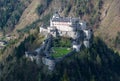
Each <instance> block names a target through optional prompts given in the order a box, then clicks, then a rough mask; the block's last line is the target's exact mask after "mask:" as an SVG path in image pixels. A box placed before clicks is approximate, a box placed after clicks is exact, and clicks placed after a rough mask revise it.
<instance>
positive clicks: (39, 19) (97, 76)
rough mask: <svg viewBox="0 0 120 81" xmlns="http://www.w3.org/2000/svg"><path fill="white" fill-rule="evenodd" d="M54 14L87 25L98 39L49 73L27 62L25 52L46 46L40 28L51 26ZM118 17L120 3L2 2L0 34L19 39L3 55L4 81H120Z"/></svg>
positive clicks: (117, 0) (114, 0)
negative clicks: (51, 18) (75, 19)
mask: <svg viewBox="0 0 120 81" xmlns="http://www.w3.org/2000/svg"><path fill="white" fill-rule="evenodd" d="M55 11H59V13H60V14H61V15H62V16H65V17H68V16H69V17H79V18H81V19H82V20H85V21H86V22H87V25H88V26H89V27H90V28H92V29H93V31H94V36H95V37H94V39H93V42H92V45H91V47H90V48H88V49H86V48H84V46H83V47H82V49H81V51H80V52H78V53H75V54H73V55H71V56H69V57H67V58H65V59H64V60H62V61H61V62H59V63H57V65H56V66H55V69H54V71H53V72H51V71H49V70H48V69H47V66H45V65H43V63H42V62H40V63H39V65H38V64H36V63H35V62H34V61H33V62H31V61H30V59H27V58H25V51H28V50H30V51H33V50H35V49H36V48H38V47H39V46H40V45H41V44H42V42H43V41H44V37H43V36H42V35H41V34H40V33H39V26H41V24H43V25H49V19H50V17H51V16H52V14H53V13H54V12H55ZM119 13H120V0H0V14H1V15H0V20H1V21H0V28H1V32H3V34H5V33H10V34H14V35H15V36H18V38H17V39H13V40H10V41H9V44H8V45H7V46H6V47H5V48H4V49H2V50H0V81H120V71H119V68H120V56H119V53H118V52H117V51H119V50H120V27H119V26H120V14H119ZM1 32H0V33H1ZM67 43H68V42H67ZM67 43H66V44H67ZM56 45H57V44H56ZM116 50H117V51H116ZM40 59H41V58H40Z"/></svg>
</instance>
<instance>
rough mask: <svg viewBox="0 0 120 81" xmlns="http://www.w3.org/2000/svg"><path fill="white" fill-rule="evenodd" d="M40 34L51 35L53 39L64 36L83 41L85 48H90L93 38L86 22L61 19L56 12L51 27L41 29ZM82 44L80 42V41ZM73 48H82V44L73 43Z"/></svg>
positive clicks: (69, 18)
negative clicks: (90, 41)
mask: <svg viewBox="0 0 120 81" xmlns="http://www.w3.org/2000/svg"><path fill="white" fill-rule="evenodd" d="M40 33H42V34H45V35H46V34H51V35H52V36H53V37H57V36H63V37H70V38H73V39H75V40H81V39H82V40H83V41H82V42H83V44H84V45H85V47H89V40H90V38H91V30H90V29H89V28H88V27H87V26H86V22H85V21H82V20H80V18H72V17H61V16H60V15H59V13H58V12H56V13H55V14H54V15H53V16H52V18H51V19H50V26H49V27H40ZM79 42H80V41H79ZM73 44H74V45H73V47H75V48H77V47H80V44H78V43H75V42H74V43H73Z"/></svg>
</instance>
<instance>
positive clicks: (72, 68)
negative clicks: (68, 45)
mask: <svg viewBox="0 0 120 81" xmlns="http://www.w3.org/2000/svg"><path fill="white" fill-rule="evenodd" d="M34 40H35V39H33V40H32V41H34ZM25 42H26V43H27V42H29V40H28V39H27V40H26V41H24V42H22V43H21V45H20V46H19V47H18V48H16V51H15V52H14V53H13V54H12V55H10V56H9V57H7V58H6V60H5V61H4V62H0V72H1V74H0V80H1V81H120V71H119V67H120V57H119V56H118V54H117V53H115V52H114V51H113V50H111V49H109V48H108V47H107V46H106V45H105V43H104V42H103V41H102V40H100V39H99V38H94V41H93V43H92V46H91V48H89V49H86V48H84V47H83V48H82V49H81V51H80V52H79V53H75V54H73V55H72V56H69V57H67V58H65V59H64V60H63V61H61V62H59V63H57V65H56V67H55V70H54V71H53V72H50V71H48V69H47V68H46V66H45V65H43V64H42V63H40V65H39V66H38V65H37V64H35V63H34V62H31V61H29V60H28V59H26V58H24V54H23V53H24V49H25V47H24V44H25ZM21 48H22V49H21Z"/></svg>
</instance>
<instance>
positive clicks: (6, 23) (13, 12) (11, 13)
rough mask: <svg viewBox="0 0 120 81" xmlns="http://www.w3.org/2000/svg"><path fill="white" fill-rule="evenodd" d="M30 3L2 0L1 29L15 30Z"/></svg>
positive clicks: (27, 1) (0, 1)
mask: <svg viewBox="0 0 120 81" xmlns="http://www.w3.org/2000/svg"><path fill="white" fill-rule="evenodd" d="M29 3H30V0H0V28H1V29H2V30H6V31H11V30H13V29H14V27H15V25H16V24H17V23H18V21H19V19H20V17H21V15H22V13H23V11H24V10H25V8H26V7H27V6H28V5H29Z"/></svg>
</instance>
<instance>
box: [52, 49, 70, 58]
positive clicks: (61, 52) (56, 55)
mask: <svg viewBox="0 0 120 81" xmlns="http://www.w3.org/2000/svg"><path fill="white" fill-rule="evenodd" d="M52 50H53V54H52V57H54V58H59V57H63V56H65V55H66V54H68V53H69V52H71V49H70V48H67V47H53V48H52Z"/></svg>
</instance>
